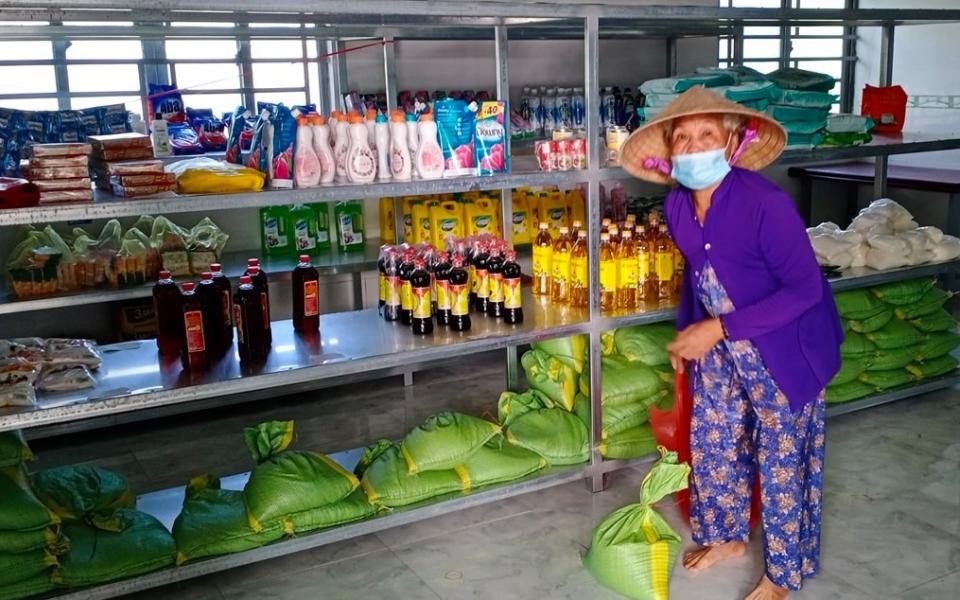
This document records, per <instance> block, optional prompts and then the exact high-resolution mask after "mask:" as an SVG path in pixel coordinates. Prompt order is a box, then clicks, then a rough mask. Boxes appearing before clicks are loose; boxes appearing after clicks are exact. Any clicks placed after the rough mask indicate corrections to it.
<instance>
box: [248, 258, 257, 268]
mask: <svg viewBox="0 0 960 600" xmlns="http://www.w3.org/2000/svg"><path fill="white" fill-rule="evenodd" d="M247 265H248V266H251V267H259V266H260V259H259V258H248V259H247Z"/></svg>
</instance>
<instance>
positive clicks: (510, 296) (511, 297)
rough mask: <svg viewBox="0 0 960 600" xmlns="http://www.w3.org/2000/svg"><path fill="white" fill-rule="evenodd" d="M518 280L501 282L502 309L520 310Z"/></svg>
mask: <svg viewBox="0 0 960 600" xmlns="http://www.w3.org/2000/svg"><path fill="white" fill-rule="evenodd" d="M521 293H522V292H521V288H520V278H519V277H517V278H516V279H504V280H503V307H504V308H522V296H521Z"/></svg>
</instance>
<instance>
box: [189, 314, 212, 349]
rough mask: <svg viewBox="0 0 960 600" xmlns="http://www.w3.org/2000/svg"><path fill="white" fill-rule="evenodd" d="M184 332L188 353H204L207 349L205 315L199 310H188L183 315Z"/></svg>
mask: <svg viewBox="0 0 960 600" xmlns="http://www.w3.org/2000/svg"><path fill="white" fill-rule="evenodd" d="M183 330H184V332H185V333H186V338H187V352H188V353H190V354H193V353H194V352H203V351H204V350H206V349H207V344H206V340H204V339H203V313H202V312H200V311H199V310H188V311H187V312H185V313H183Z"/></svg>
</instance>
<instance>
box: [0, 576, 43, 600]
mask: <svg viewBox="0 0 960 600" xmlns="http://www.w3.org/2000/svg"><path fill="white" fill-rule="evenodd" d="M54 587H56V586H54V585H53V581H51V580H50V575H48V574H46V573H44V574H41V575H35V576H33V577H31V578H29V579H24V580H23V581H19V582H17V583H12V584H9V585H4V586H2V587H0V600H20V599H21V598H30V597H33V596H39V595H40V594H45V593H47V592H49V591H51V590H53V588H54Z"/></svg>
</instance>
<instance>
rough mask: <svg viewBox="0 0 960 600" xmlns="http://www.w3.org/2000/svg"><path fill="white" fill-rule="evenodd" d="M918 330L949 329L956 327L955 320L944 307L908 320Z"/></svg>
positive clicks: (931, 331)
mask: <svg viewBox="0 0 960 600" xmlns="http://www.w3.org/2000/svg"><path fill="white" fill-rule="evenodd" d="M908 323H910V324H911V325H913V326H914V327H916V328H917V329H918V330H919V331H922V332H924V333H933V332H935V331H950V330H952V329H956V328H957V320H956V319H954V318H953V315H951V314H950V313H949V312H948V311H947V310H946V309H941V310H938V311H937V312H935V313H933V314H929V315H925V316H923V317H917V318H916V319H910V320H909V321H908Z"/></svg>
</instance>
